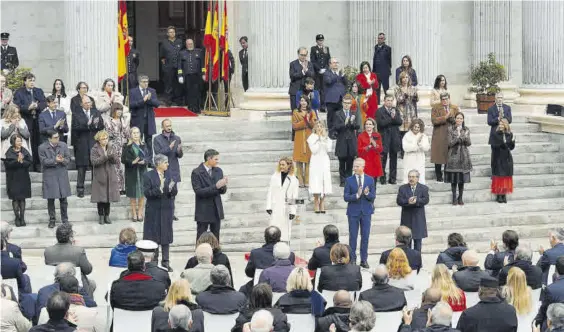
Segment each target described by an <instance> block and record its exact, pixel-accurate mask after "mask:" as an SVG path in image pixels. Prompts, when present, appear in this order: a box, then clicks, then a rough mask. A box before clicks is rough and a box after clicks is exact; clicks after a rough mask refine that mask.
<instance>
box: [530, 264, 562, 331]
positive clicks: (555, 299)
mask: <svg viewBox="0 0 564 332" xmlns="http://www.w3.org/2000/svg"><path fill="white" fill-rule="evenodd" d="M555 265H556V280H555V281H554V282H553V283H552V284H551V285H550V286H548V287H546V289H545V293H544V298H543V300H542V305H541V307H540V308H539V312H538V314H537V317H536V318H535V324H539V325H542V326H546V311H547V309H548V306H549V305H551V304H553V303H564V256H560V257H558V259H556V262H555ZM543 331H544V330H543ZM553 331H554V330H553Z"/></svg>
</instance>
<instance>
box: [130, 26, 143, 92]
mask: <svg viewBox="0 0 564 332" xmlns="http://www.w3.org/2000/svg"><path fill="white" fill-rule="evenodd" d="M140 57H141V53H139V51H138V50H137V49H136V48H134V47H133V37H131V36H129V55H128V56H127V83H128V85H129V88H130V89H132V88H134V87H136V86H138V85H139V82H138V81H137V68H138V67H139V58H140Z"/></svg>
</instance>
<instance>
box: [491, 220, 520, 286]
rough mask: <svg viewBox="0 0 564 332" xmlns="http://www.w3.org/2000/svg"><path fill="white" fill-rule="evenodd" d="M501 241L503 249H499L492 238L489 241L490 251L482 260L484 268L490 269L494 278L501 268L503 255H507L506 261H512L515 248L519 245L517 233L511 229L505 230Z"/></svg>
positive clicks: (503, 259)
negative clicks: (483, 260)
mask: <svg viewBox="0 0 564 332" xmlns="http://www.w3.org/2000/svg"><path fill="white" fill-rule="evenodd" d="M501 241H502V242H503V249H504V250H505V251H499V249H498V247H497V243H495V242H494V241H493V240H492V241H491V243H490V252H489V253H488V255H487V256H486V261H485V262H484V268H485V269H486V270H490V271H491V275H492V276H494V277H496V278H497V275H498V274H499V270H501V269H502V268H503V262H504V261H505V257H507V259H508V263H511V262H513V255H514V254H515V249H516V248H517V246H518V245H519V234H517V232H515V231H512V230H506V231H505V232H503V235H502V236H501Z"/></svg>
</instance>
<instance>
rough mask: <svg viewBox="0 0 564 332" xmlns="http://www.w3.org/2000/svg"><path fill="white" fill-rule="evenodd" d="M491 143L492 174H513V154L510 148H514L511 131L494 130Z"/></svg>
mask: <svg viewBox="0 0 564 332" xmlns="http://www.w3.org/2000/svg"><path fill="white" fill-rule="evenodd" d="M504 136H505V140H504ZM491 145H492V175H493V176H513V156H512V155H511V150H513V149H514V148H515V141H514V140H513V133H505V134H504V133H503V132H501V131H496V132H495V133H494V134H493V136H491Z"/></svg>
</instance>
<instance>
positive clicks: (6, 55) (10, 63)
mask: <svg viewBox="0 0 564 332" xmlns="http://www.w3.org/2000/svg"><path fill="white" fill-rule="evenodd" d="M9 39H10V34H9V33H7V32H2V33H1V34H0V40H1V44H2V46H1V51H2V70H4V69H8V70H15V69H16V68H18V66H19V65H20V60H19V59H18V51H17V50H16V48H15V47H13V46H9V45H8V41H9Z"/></svg>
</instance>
